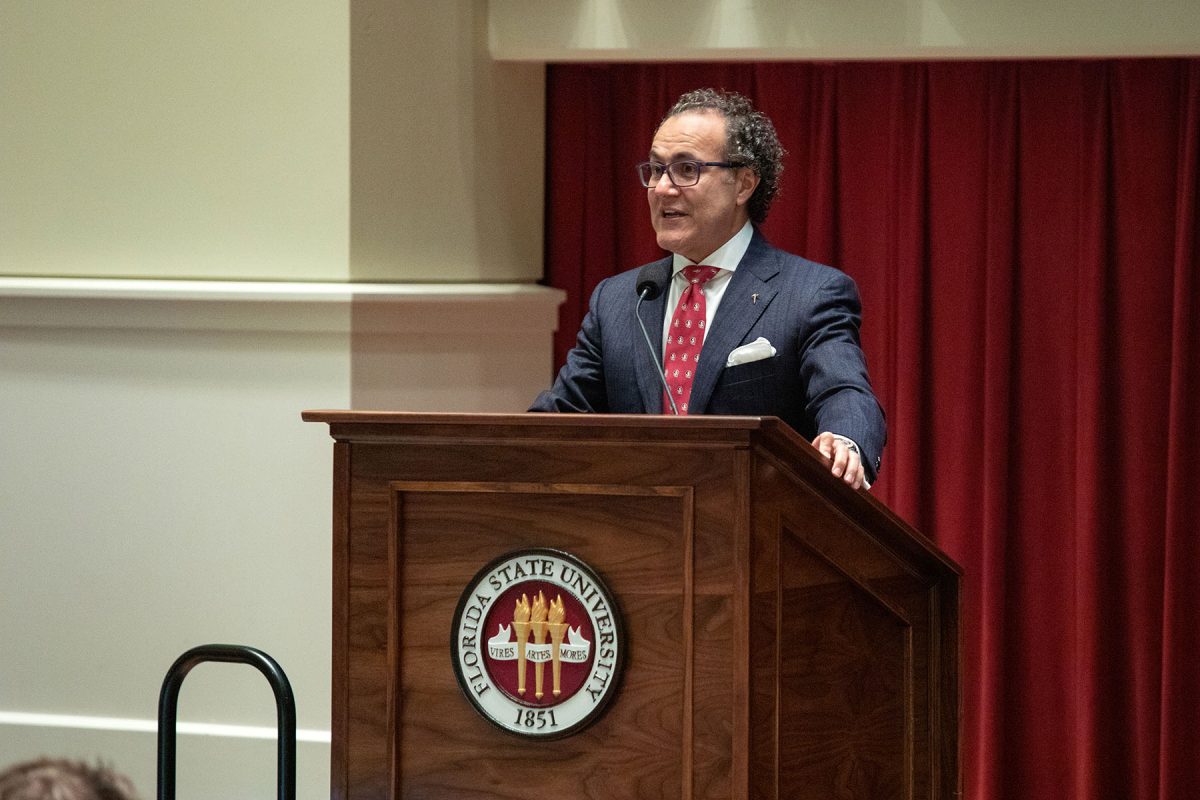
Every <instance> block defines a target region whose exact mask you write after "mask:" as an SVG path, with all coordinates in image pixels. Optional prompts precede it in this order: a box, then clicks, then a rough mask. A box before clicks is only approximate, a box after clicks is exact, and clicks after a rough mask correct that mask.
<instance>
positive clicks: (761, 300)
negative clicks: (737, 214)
mask: <svg viewBox="0 0 1200 800" xmlns="http://www.w3.org/2000/svg"><path fill="white" fill-rule="evenodd" d="M778 274H779V264H778V261H777V259H776V257H775V253H774V250H773V248H772V247H771V246H770V245H769V244H767V241H766V239H764V238H763V236H762V234H761V233H759V232H758V231H757V230H755V232H754V238H753V239H752V240H751V242H750V247H749V248H747V250H746V255H744V256H743V257H742V260H741V262H740V263H739V264H738V268H737V269H736V270H734V272H733V277H732V278H730V279H729V285H728V286H727V287H725V294H724V295H722V297H721V305H719V306H718V307H717V313H716V316H715V317H714V318H713V323H712V328H711V330H709V332H708V334H707V335H706V336H705V339H704V348H703V349H702V350H701V351H700V367H699V368H698V369H697V370H696V380H695V382H694V383H693V384H692V397H691V401H690V402H689V406H690V412H689V413H694V414H703V413H704V412H705V411H706V410H707V409H708V401H709V400H710V399H711V398H712V393H713V389H714V388H715V387H716V385H717V380H718V378H720V376H721V371H722V370H724V369H725V359H726V358H727V357H728V356H729V351H730V350H733V349H734V348H735V347H737V346H738V345H739V344H741V342H742V339H744V338H745V337H746V334H747V333H749V331H750V329H751V328H752V327H754V323H756V322H757V321H758V318H759V317H761V316H762V314H763V312H764V311H766V310H767V306H768V305H770V304H771V300H772V299H773V298H774V297H775V295H776V294H777V293H778V289H776V288H775V287H774V286H773V285H772V284H771V283H770V281H771V279H772V278H774V277H775V276H776V275H778ZM660 338H661V333H660Z"/></svg>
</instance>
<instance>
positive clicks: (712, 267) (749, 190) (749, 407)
mask: <svg viewBox="0 0 1200 800" xmlns="http://www.w3.org/2000/svg"><path fill="white" fill-rule="evenodd" d="M782 156H783V148H782V147H781V146H780V144H779V139H778V136H777V135H776V133H775V127H774V125H772V123H771V121H770V120H769V119H768V118H767V117H766V116H765V115H764V114H762V113H761V112H759V111H756V110H755V109H754V107H753V105H752V104H751V103H750V101H749V100H748V99H746V98H745V97H743V96H741V95H739V94H736V93H732V92H724V91H714V90H712V89H700V90H697V91H693V92H688V93H687V94H684V95H683V96H682V97H680V98H679V100H678V101H677V102H676V103H675V105H674V106H673V107H672V108H671V110H670V111H669V112H667V115H666V117H665V118H664V119H663V121H662V122H661V123H660V124H659V127H658V130H657V131H656V132H655V134H654V140H653V142H652V144H651V146H650V157H649V160H648V161H646V162H644V163H642V164H639V165H638V167H637V169H638V174H639V176H640V178H641V181H642V184H643V185H644V186H645V187H646V198H647V200H648V201H649V205H650V222H651V224H652V225H653V226H654V231H655V234H656V236H657V240H658V244H659V246H660V247H662V248H663V249H664V250H667V251H669V252H670V253H671V255H669V256H667V257H666V258H664V259H662V260H660V261H656V262H653V263H650V264H647V265H645V266H643V267H641V268H638V269H633V270H629V271H627V272H623V273H621V274H619V275H616V276H614V277H611V278H607V279H605V280H604V281H601V282H600V284H599V285H598V286H597V287H596V289H595V291H594V292H593V293H592V297H591V301H590V304H589V308H588V313H587V315H586V316H585V318H584V320H583V325H582V326H581V329H580V331H579V336H578V339H577V341H576V344H575V346H574V348H572V350H571V351H570V353H569V354H568V355H567V360H566V363H565V364H564V365H563V368H562V369H561V370H560V371H559V373H558V376H557V378H556V379H555V381H554V384H553V386H551V387H550V389H548V390H547V391H544V392H542V393H541V394H540V395H538V397H537V399H536V400H534V403H533V405H532V407H531V408H530V410H531V411H556V412H597V413H613V414H624V413H631V414H638V413H641V414H658V413H665V414H680V415H685V414H732V415H755V416H768V415H769V416H777V417H780V418H781V419H783V420H784V421H785V422H787V423H788V424H789V425H791V426H792V427H793V428H795V429H796V430H797V431H798V432H799V433H800V434H801V435H803V436H805V438H808V439H810V440H811V441H812V442H813V444H814V445H815V446H816V447H817V449H818V450H820V451H821V453H822V454H824V455H825V456H826V457H827V458H829V459H830V469H831V470H832V472H833V474H835V475H837V476H839V477H841V478H842V480H844V481H845V482H846V483H847V484H850V485H851V486H853V487H855V488H859V487H860V486H863V485H868V486H869V485H870V484H869V482H870V481H873V480H874V479H875V475H876V473H877V471H878V469H879V466H880V457H881V454H882V451H883V445H884V442H885V440H886V427H885V424H884V415H883V410H882V409H881V408H880V406H879V403H878V401H877V400H876V399H875V395H874V393H873V392H872V390H871V383H870V378H869V377H868V375H867V366H866V358H865V356H864V355H863V352H862V348H861V347H860V344H859V323H860V317H861V304H860V301H859V297H858V290H857V288H856V287H855V285H854V281H853V280H851V279H850V277H849V276H847V275H846V274H845V273H843V272H840V271H839V270H836V269H834V268H832V267H827V266H824V265H822V264H817V263H815V262H813V261H809V260H808V259H805V258H801V257H799V256H795V255H792V254H790V253H785V252H784V251H782V250H779V249H776V248H775V247H772V246H771V245H770V244H769V243H768V242H767V240H766V238H765V237H764V236H763V235H762V233H761V232H760V231H759V230H758V227H757V226H758V225H760V224H761V223H762V222H763V221H764V220H766V218H767V211H768V210H769V208H770V205H771V201H772V200H773V199H774V197H775V194H776V192H777V191H778V188H779V175H780V172H781V171H782V163H781V161H782ZM635 310H636V314H635Z"/></svg>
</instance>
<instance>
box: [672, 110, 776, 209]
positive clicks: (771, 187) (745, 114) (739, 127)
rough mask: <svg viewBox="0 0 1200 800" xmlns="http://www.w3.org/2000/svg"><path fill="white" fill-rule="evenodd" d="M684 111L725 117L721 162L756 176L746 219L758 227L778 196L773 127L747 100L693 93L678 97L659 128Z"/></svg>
mask: <svg viewBox="0 0 1200 800" xmlns="http://www.w3.org/2000/svg"><path fill="white" fill-rule="evenodd" d="M688 111H716V112H717V113H719V114H721V116H723V117H725V160H726V161H733V162H735V163H738V164H743V165H745V166H747V167H750V168H751V169H752V170H754V174H755V175H757V176H758V179H759V180H758V187H757V188H756V189H755V190H754V194H753V195H751V197H750V203H749V208H748V210H749V212H750V219H751V220H753V221H754V222H755V223H756V224H761V223H762V222H763V221H765V220H766V218H767V211H768V210H770V208H771V201H772V200H774V199H775V195H776V194H778V192H779V176H780V175H781V174H782V173H783V156H784V155H785V151H784V149H783V146H782V145H781V144H779V135H778V134H777V133H775V126H774V125H773V124H771V120H770V119H768V118H767V116H766V115H765V114H763V113H762V112H761V111H756V110H755V109H754V105H753V104H752V103H751V102H750V100H749V99H748V98H746V97H744V96H742V95H740V94H738V93H737V92H727V91H725V90H724V89H721V90H717V89H696V90H694V91H691V92H687V93H686V94H684V95H682V96H681V97H680V98H679V99H678V100H677V101H675V105H674V106H672V107H671V110H670V111H668V112H667V113H666V116H664V117H663V118H662V121H661V122H659V125H660V126H661V125H662V123H663V122H666V121H667V120H668V119H670V118H671V117H674V116H677V115H679V114H683V113H685V112H688Z"/></svg>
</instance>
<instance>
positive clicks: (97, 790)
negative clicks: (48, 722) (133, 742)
mask: <svg viewBox="0 0 1200 800" xmlns="http://www.w3.org/2000/svg"><path fill="white" fill-rule="evenodd" d="M137 796H138V795H137V791H136V790H135V789H134V788H133V784H132V783H131V782H130V780H129V778H127V777H125V776H124V775H122V774H120V773H118V772H115V771H114V770H112V769H110V768H108V767H106V766H104V765H98V766H95V767H93V766H90V765H88V764H85V763H84V762H82V761H70V760H68V759H65V758H39V759H37V760H34V761H27V762H25V763H22V764H16V765H14V766H12V767H10V768H8V769H6V770H4V772H2V773H0V800H137Z"/></svg>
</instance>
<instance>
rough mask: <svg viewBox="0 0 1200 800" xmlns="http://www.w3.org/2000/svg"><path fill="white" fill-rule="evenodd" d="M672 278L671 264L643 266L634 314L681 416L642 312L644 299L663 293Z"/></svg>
mask: <svg viewBox="0 0 1200 800" xmlns="http://www.w3.org/2000/svg"><path fill="white" fill-rule="evenodd" d="M670 278H671V267H670V265H669V264H647V265H646V266H644V267H642V269H641V272H639V273H638V276H637V294H638V301H637V305H635V306H634V307H633V316H635V317H637V321H638V327H639V328H641V329H642V336H643V337H644V338H645V339H646V347H648V348H649V349H650V358H651V359H652V360H653V361H654V366H655V367H657V368H658V379H659V381H661V382H662V386H663V391H664V392H666V393H667V402H669V403H670V404H671V413H672V414H674V415H675V416H679V409H678V408H676V406H675V398H674V397H672V396H671V387H670V386H668V385H667V376H666V375H665V374H663V366H662V362H661V361H660V360H659V354H658V351H656V350H655V349H654V343H653V342H651V341H650V334H649V333H647V332H646V323H644V322H642V315H641V313H639V312H640V310H641V308H642V302H643V301H644V300H653V299H654V298H656V297H658V296H659V295H660V294H662V291H663V288H664V287H665V286H666V285H667V281H668V280H670Z"/></svg>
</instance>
